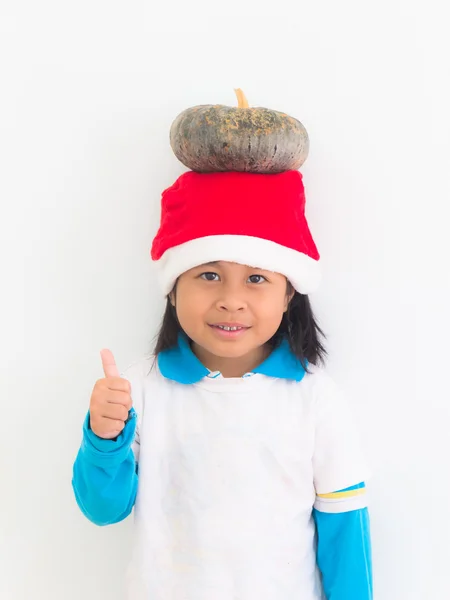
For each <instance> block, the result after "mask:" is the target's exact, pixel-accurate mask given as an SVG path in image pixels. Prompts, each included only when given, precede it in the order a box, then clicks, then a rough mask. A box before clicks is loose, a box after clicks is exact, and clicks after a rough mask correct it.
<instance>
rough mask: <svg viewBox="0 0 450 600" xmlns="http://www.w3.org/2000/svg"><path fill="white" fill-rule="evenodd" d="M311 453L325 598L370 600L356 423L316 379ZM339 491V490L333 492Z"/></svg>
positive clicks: (325, 382) (335, 393)
mask: <svg viewBox="0 0 450 600" xmlns="http://www.w3.org/2000/svg"><path fill="white" fill-rule="evenodd" d="M315 393H316V426H315V443H314V455H313V468H314V487H315V490H316V500H315V503H314V507H313V508H314V510H313V516H314V520H315V522H316V527H317V538H318V545H317V564H318V566H319V569H320V571H321V573H322V583H323V588H324V592H325V596H326V599H327V600H372V598H373V591H372V587H373V583H372V562H371V543H370V531H369V515H368V509H367V496H366V487H365V483H362V482H366V481H367V480H368V478H369V477H370V472H369V469H368V467H367V464H366V461H365V458H364V456H363V452H362V448H361V438H360V431H359V427H358V425H357V424H356V422H355V420H354V416H353V413H352V410H351V407H350V405H349V403H348V401H347V399H346V398H345V397H344V395H343V394H342V392H341V390H340V389H339V388H338V387H337V386H336V384H335V383H334V382H333V381H332V380H331V379H330V378H329V377H328V376H326V375H325V374H324V373H323V372H322V373H321V374H319V377H317V378H316V385H315ZM333 490H339V491H333Z"/></svg>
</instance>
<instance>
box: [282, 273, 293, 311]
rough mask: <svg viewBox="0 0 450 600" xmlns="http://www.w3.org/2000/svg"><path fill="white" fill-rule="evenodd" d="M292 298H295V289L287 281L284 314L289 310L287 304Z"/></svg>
mask: <svg viewBox="0 0 450 600" xmlns="http://www.w3.org/2000/svg"><path fill="white" fill-rule="evenodd" d="M294 296H295V288H294V286H293V285H292V283H291V282H290V281H288V285H287V290H286V297H285V302H284V312H286V311H287V309H288V308H289V303H290V301H291V300H292V298H293V297H294Z"/></svg>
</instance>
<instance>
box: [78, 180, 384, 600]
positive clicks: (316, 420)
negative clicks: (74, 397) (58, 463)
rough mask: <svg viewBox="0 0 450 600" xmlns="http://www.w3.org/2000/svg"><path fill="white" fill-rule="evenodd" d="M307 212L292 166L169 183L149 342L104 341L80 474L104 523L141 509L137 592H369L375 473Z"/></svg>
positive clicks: (182, 596)
mask: <svg viewBox="0 0 450 600" xmlns="http://www.w3.org/2000/svg"><path fill="white" fill-rule="evenodd" d="M304 209H305V195H304V188H303V183H302V176H301V174H300V172H299V171H286V172H283V173H279V174H270V175H265V174H255V173H239V172H223V173H195V172H187V173H184V174H183V175H182V176H181V177H179V179H178V180H177V181H176V182H175V184H174V185H173V186H171V187H170V188H168V189H167V190H166V191H165V192H164V193H163V199H162V215H161V224H160V228H159V231H158V233H157V235H156V237H155V239H154V241H153V246H152V258H153V259H154V261H155V263H156V265H157V267H158V268H159V275H160V281H161V287H162V291H163V293H164V294H165V295H167V307H166V311H165V314H164V318H163V323H162V327H161V330H160V333H159V337H158V339H157V343H156V348H155V351H154V353H153V354H152V355H151V356H149V357H146V358H144V359H142V360H140V361H137V362H135V363H133V364H132V365H131V366H130V367H128V369H127V370H126V371H124V372H123V373H122V374H121V375H120V376H119V373H118V371H117V368H116V367H115V363H114V359H113V357H112V355H111V354H110V353H109V352H107V351H104V352H103V353H102V359H103V367H104V371H105V378H104V379H101V380H99V381H98V382H97V384H96V386H95V388H94V391H93V394H92V397H91V404H90V410H89V412H88V414H87V416H86V419H85V422H84V428H83V440H82V444H81V448H80V450H79V452H78V455H77V457H76V460H75V464H74V469H73V481H72V484H73V489H74V493H75V497H76V500H77V503H78V505H79V507H80V509H81V510H82V512H83V513H84V514H85V515H86V517H87V518H88V519H90V520H91V521H92V522H93V523H95V524H97V525H109V524H112V523H117V522H119V521H121V520H123V519H125V518H126V517H127V516H128V515H129V514H130V513H131V511H132V508H133V506H134V507H135V538H134V540H135V542H134V552H133V557H132V559H131V561H130V568H129V572H128V574H129V595H128V598H129V599H130V600H317V599H319V598H323V597H325V598H326V599H327V600H369V599H372V597H373V595H372V570H371V551H370V534H369V517H368V512H367V505H366V494H365V491H366V490H365V481H366V479H367V477H368V471H367V468H366V465H365V462H364V460H363V457H362V454H361V450H360V447H359V443H358V435H357V428H356V426H355V425H354V424H353V421H352V416H351V411H350V410H349V408H348V405H347V403H346V401H345V400H344V398H343V397H342V395H341V394H340V392H339V391H338V389H337V388H336V386H335V384H334V383H333V382H332V381H331V379H330V377H329V376H328V375H327V374H326V372H325V371H324V368H323V364H322V363H323V358H324V355H325V350H324V347H323V345H322V341H321V339H322V337H321V336H322V332H321V330H320V329H319V327H318V325H317V323H316V321H315V319H314V316H313V313H312V310H311V307H310V302H309V298H308V294H309V293H310V292H312V291H314V290H315V289H316V288H317V285H318V283H319V254H318V252H317V249H316V246H315V244H314V241H313V239H312V237H311V234H310V231H309V228H308V224H307V221H306V217H305V214H304ZM131 402H132V403H133V406H131ZM323 594H324V596H323Z"/></svg>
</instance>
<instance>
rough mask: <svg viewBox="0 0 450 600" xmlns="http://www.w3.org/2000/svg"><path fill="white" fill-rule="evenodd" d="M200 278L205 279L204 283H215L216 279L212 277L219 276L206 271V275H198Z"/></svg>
mask: <svg viewBox="0 0 450 600" xmlns="http://www.w3.org/2000/svg"><path fill="white" fill-rule="evenodd" d="M200 277H201V278H202V279H205V280H206V281H217V280H216V279H214V277H219V276H218V275H217V273H213V272H211V271H208V272H207V273H202V274H201V275H200Z"/></svg>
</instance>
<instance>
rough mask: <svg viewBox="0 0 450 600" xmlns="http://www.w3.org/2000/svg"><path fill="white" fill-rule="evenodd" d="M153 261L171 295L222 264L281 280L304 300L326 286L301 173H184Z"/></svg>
mask: <svg viewBox="0 0 450 600" xmlns="http://www.w3.org/2000/svg"><path fill="white" fill-rule="evenodd" d="M150 254H151V257H152V259H153V261H154V262H155V264H156V266H157V268H158V272H159V278H160V282H161V286H162V289H163V292H164V294H168V293H169V292H170V291H171V290H172V288H173V286H174V284H175V282H176V280H177V278H178V277H179V276H180V275H181V274H182V273H184V272H185V271H188V270H189V269H192V268H193V267H196V266H198V265H201V264H203V263H207V262H212V261H220V260H223V261H230V262H236V263H240V264H245V265H250V266H252V267H258V268H260V269H264V270H268V271H275V272H278V273H281V274H283V275H285V276H286V277H287V278H288V279H289V281H290V282H291V283H292V285H293V286H294V288H295V289H296V290H297V291H298V292H300V293H302V294H309V293H311V292H313V291H314V290H316V289H317V287H318V285H319V282H320V268H319V258H320V256H319V253H318V251H317V248H316V245H315V243H314V240H313V238H312V236H311V233H310V230H309V227H308V223H307V220H306V217H305V191H304V187H303V181H302V175H301V173H300V172H299V171H284V172H282V173H276V174H262V173H245V172H237V171H226V172H214V173H197V172H195V171H188V172H186V173H184V174H183V175H181V176H180V177H179V178H178V179H177V180H176V181H175V183H174V184H173V185H172V186H171V187H169V188H167V189H166V190H165V191H164V192H163V194H162V200H161V222H160V227H159V230H158V232H157V234H156V236H155V238H154V240H153V244H152V248H151V252H150Z"/></svg>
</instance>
